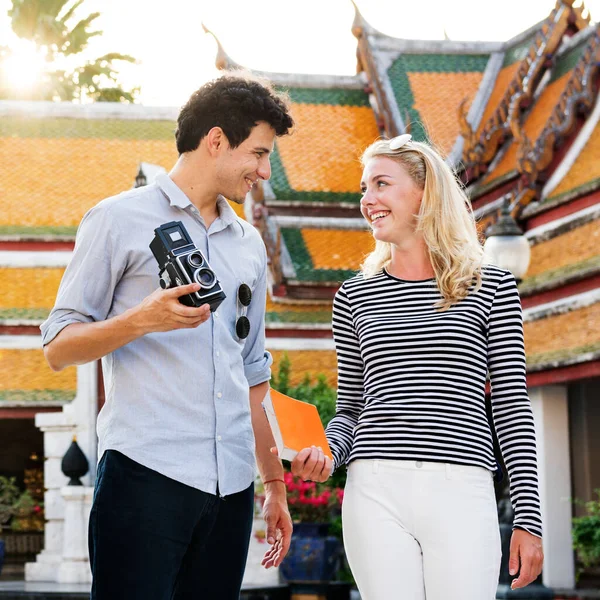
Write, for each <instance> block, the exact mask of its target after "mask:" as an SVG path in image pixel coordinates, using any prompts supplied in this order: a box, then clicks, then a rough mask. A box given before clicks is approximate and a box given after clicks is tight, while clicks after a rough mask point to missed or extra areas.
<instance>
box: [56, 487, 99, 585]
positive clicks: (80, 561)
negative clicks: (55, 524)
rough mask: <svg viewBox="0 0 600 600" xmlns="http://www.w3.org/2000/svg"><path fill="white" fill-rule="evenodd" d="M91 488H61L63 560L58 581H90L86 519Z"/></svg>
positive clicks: (88, 516) (88, 513)
mask: <svg viewBox="0 0 600 600" xmlns="http://www.w3.org/2000/svg"><path fill="white" fill-rule="evenodd" d="M93 495H94V488H92V487H85V486H67V487H64V488H63V489H62V490H61V496H62V497H63V499H64V501H65V526H64V535H63V551H62V562H61V563H60V566H59V568H58V577H57V580H58V581H59V582H60V583H91V581H92V573H91V571H90V562H89V558H88V522H89V518H90V510H91V508H92V498H93Z"/></svg>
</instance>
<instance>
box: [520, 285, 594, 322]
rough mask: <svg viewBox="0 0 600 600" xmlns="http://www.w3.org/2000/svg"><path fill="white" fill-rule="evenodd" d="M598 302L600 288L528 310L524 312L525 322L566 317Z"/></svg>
mask: <svg viewBox="0 0 600 600" xmlns="http://www.w3.org/2000/svg"><path fill="white" fill-rule="evenodd" d="M598 302H600V288H599V289H595V290H590V291H589V292H584V293H582V294H576V295H575V296H569V297H567V298H561V299H560V300H554V301H553V302H547V303H545V304H540V305H538V306H534V307H532V308H526V309H524V310H523V322H524V323H532V322H534V321H539V320H540V319H548V318H550V317H556V316H558V315H564V314H567V313H570V312H572V311H574V310H579V309H582V308H586V307H587V306H592V305H593V304H596V303H598Z"/></svg>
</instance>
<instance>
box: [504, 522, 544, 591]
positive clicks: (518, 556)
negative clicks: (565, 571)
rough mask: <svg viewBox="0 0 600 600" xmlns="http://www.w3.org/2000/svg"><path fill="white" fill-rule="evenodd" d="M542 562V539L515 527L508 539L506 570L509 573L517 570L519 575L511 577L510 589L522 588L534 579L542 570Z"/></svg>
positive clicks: (514, 573) (512, 573)
mask: <svg viewBox="0 0 600 600" xmlns="http://www.w3.org/2000/svg"><path fill="white" fill-rule="evenodd" d="M543 562H544V551H543V550H542V540H541V539H540V538H539V537H537V536H535V535H533V534H531V533H529V532H528V531H525V530H524V529H515V530H514V531H513V533H512V537H511V539H510V559H509V561H508V571H509V573H510V574H511V575H516V574H517V572H518V573H519V576H518V577H517V578H516V579H513V582H512V584H511V586H510V587H511V589H513V590H515V589H517V588H522V587H525V586H526V585H529V584H530V583H531V582H532V581H535V580H536V579H537V577H538V576H539V574H540V573H541V572H542V565H543Z"/></svg>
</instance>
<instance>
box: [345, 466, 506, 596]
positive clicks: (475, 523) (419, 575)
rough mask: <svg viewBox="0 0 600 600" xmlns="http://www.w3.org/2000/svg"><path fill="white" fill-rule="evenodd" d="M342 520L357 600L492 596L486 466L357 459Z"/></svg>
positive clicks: (491, 504)
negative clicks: (358, 594) (356, 588)
mask: <svg viewBox="0 0 600 600" xmlns="http://www.w3.org/2000/svg"><path fill="white" fill-rule="evenodd" d="M342 521H343V530H344V545H345V548H346V554H347V556H348V562H349V564H350V568H351V569H352V573H353V575H354V578H355V580H356V583H357V585H358V589H359V591H360V595H361V598H362V600H425V599H426V600H493V599H494V598H495V597H496V588H497V586H498V577H499V571H500V558H501V550H500V531H499V527H498V513H497V510H496V500H495V496H494V485H493V479H492V474H491V473H490V472H489V471H488V470H487V469H483V468H480V467H468V466H459V465H449V464H443V463H432V462H420V461H403V460H402V461H400V460H356V461H354V462H352V463H351V464H350V466H349V468H348V481H347V483H346V489H345V493H344V502H343V505H342Z"/></svg>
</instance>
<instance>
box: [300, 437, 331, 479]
mask: <svg viewBox="0 0 600 600" xmlns="http://www.w3.org/2000/svg"><path fill="white" fill-rule="evenodd" d="M332 468H333V462H332V460H331V459H330V458H329V457H328V456H325V454H324V453H323V450H322V448H317V447H316V446H312V447H311V448H304V449H303V450H300V452H298V454H297V455H296V458H294V460H293V461H292V474H293V475H295V476H296V477H300V479H302V480H303V481H318V482H323V481H327V480H328V479H329V476H330V475H331V471H332Z"/></svg>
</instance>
